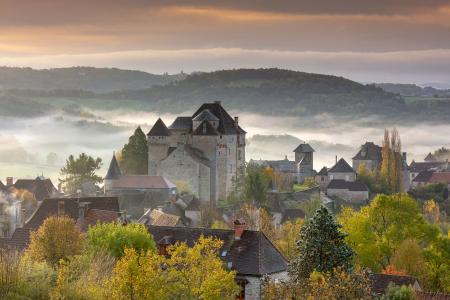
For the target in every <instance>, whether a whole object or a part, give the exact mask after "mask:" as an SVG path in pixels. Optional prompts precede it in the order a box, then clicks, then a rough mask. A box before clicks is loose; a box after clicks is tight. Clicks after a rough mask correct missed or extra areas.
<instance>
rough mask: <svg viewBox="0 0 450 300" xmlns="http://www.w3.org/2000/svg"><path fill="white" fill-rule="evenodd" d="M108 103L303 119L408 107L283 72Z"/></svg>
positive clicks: (382, 95)
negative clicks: (212, 107)
mask: <svg viewBox="0 0 450 300" xmlns="http://www.w3.org/2000/svg"><path fill="white" fill-rule="evenodd" d="M103 96H104V97H105V98H113V99H134V100H136V99H138V100H141V101H144V102H146V103H150V104H152V107H153V108H154V109H157V110H162V111H170V112H178V111H185V110H189V109H190V108H191V107H192V106H198V105H199V104H200V103H202V102H204V101H212V100H221V101H223V102H225V103H226V104H227V106H228V107H230V108H233V109H243V110H246V111H252V112H259V113H268V114H289V115H304V114H308V115H309V114H311V113H323V112H330V113H333V114H345V115H348V114H361V113H363V114H364V113H371V114H374V113H380V114H384V113H386V112H388V111H389V109H388V108H391V110H392V108H398V107H401V106H403V105H404V101H403V99H402V98H401V97H398V96H396V95H394V94H392V93H388V92H385V91H383V90H382V89H381V88H378V87H376V86H373V85H363V84H360V83H357V82H354V81H351V80H348V79H345V78H342V77H336V76H330V75H321V74H311V73H304V72H296V71H289V70H281V69H238V70H224V71H216V72H211V73H197V74H192V75H189V76H187V78H186V79H184V80H182V81H177V82H173V83H171V84H169V85H166V86H153V87H152V88H149V89H145V90H139V91H118V92H113V93H110V94H107V95H103Z"/></svg>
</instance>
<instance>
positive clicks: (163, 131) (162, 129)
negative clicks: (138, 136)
mask: <svg viewBox="0 0 450 300" xmlns="http://www.w3.org/2000/svg"><path fill="white" fill-rule="evenodd" d="M169 135H170V131H169V129H168V128H167V126H166V124H164V122H163V120H161V118H159V119H158V120H157V121H156V123H155V125H153V127H152V129H150V131H149V132H148V133H147V136H169Z"/></svg>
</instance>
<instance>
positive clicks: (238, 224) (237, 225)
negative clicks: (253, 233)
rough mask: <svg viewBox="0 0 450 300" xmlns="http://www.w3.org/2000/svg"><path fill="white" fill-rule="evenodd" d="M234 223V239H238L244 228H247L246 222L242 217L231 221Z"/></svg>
mask: <svg viewBox="0 0 450 300" xmlns="http://www.w3.org/2000/svg"><path fill="white" fill-rule="evenodd" d="M233 224H234V239H235V240H240V239H241V236H242V234H243V233H244V230H246V229H247V224H245V221H244V220H242V219H237V220H235V221H234V222H233Z"/></svg>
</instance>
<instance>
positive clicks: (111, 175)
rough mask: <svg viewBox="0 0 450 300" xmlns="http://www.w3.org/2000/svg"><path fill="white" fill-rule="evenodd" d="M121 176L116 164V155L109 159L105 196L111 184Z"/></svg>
mask: <svg viewBox="0 0 450 300" xmlns="http://www.w3.org/2000/svg"><path fill="white" fill-rule="evenodd" d="M121 176H122V172H121V171H120V167H119V164H118V163H117V159H116V155H115V154H113V157H112V159H111V163H110V164H109V168H108V172H107V173H106V176H105V185H104V189H105V194H106V193H107V192H109V191H110V190H111V189H112V184H113V182H114V180H117V179H119V178H120V177H121Z"/></svg>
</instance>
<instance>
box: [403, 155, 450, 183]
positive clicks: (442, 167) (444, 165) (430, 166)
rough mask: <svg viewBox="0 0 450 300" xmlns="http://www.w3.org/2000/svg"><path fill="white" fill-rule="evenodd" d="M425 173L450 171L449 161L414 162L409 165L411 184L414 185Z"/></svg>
mask: <svg viewBox="0 0 450 300" xmlns="http://www.w3.org/2000/svg"><path fill="white" fill-rule="evenodd" d="M423 171H434V172H443V171H450V168H449V164H448V161H425V162H416V161H414V160H413V161H412V162H411V164H410V165H409V174H410V177H409V179H410V182H411V184H413V180H414V179H415V178H416V177H417V176H418V175H419V173H421V172H423Z"/></svg>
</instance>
